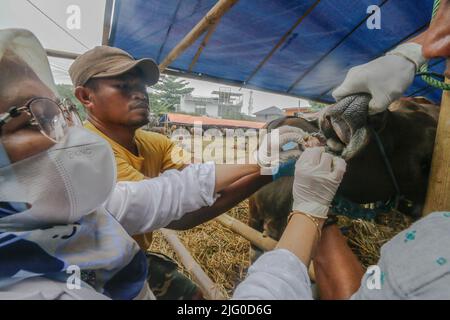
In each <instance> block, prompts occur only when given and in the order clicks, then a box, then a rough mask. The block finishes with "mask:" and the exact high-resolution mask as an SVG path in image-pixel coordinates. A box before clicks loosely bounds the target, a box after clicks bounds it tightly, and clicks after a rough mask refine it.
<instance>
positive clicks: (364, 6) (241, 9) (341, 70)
mask: <svg viewBox="0 0 450 320" xmlns="http://www.w3.org/2000/svg"><path fill="white" fill-rule="evenodd" d="M216 2H217V1H216V0H163V1H162V0H119V1H116V5H115V10H114V16H113V25H112V30H111V35H110V39H109V44H110V45H113V46H117V47H120V48H122V49H124V50H126V51H128V52H130V53H131V54H132V55H134V56H135V57H136V58H141V57H151V58H153V59H154V60H155V61H157V62H158V63H160V62H162V61H163V59H164V58H165V57H166V56H167V54H168V53H169V52H170V51H171V50H172V49H173V48H174V47H175V46H176V45H177V44H178V43H179V42H180V41H181V40H182V39H183V37H184V36H185V35H186V34H187V33H188V32H189V31H190V30H191V29H192V28H193V27H194V26H195V25H196V24H197V23H198V22H199V21H200V20H201V18H202V17H203V16H205V14H206V13H207V12H208V11H209V10H210V9H211V8H212V7H213V6H214V5H215V4H216ZM316 2H318V1H317V0H240V1H239V2H238V3H237V4H236V5H234V6H233V7H232V8H231V9H230V11H228V12H227V13H226V14H225V15H224V16H223V18H222V19H221V21H220V23H219V25H218V27H217V28H216V30H215V32H214V33H213V35H212V37H211V38H210V41H209V42H208V44H207V45H206V47H205V48H204V50H203V52H202V54H201V55H200V58H199V59H198V61H197V63H196V64H195V65H194V66H193V68H192V70H191V71H189V66H190V64H191V62H192V60H193V58H194V56H195V54H196V52H197V50H198V48H199V46H200V44H201V41H202V40H203V38H204V36H202V37H200V39H199V40H198V41H197V42H196V43H194V44H193V45H192V46H191V47H190V48H189V49H187V50H186V51H185V52H184V53H183V54H182V55H181V56H180V57H179V58H178V59H177V60H175V61H174V62H173V63H172V64H171V65H170V69H172V70H176V71H179V72H180V76H182V75H183V74H184V75H190V76H195V77H198V78H199V79H205V80H217V81H220V82H222V83H223V82H225V83H229V84H234V85H240V86H243V87H249V88H256V89H261V90H265V91H271V92H275V93H280V94H288V95H292V96H298V97H304V98H307V99H312V100H317V101H323V102H332V101H333V98H332V96H331V92H332V90H333V88H335V87H336V86H337V85H339V84H340V83H341V82H342V81H343V79H344V77H345V75H346V73H347V71H348V69H349V68H351V67H353V66H356V65H359V64H362V63H366V62H368V61H370V60H373V59H375V58H377V57H379V56H381V55H383V54H384V53H385V52H386V51H389V50H390V49H392V48H393V47H395V46H396V45H398V44H399V43H401V42H403V41H405V40H407V39H408V38H411V37H413V36H414V35H416V34H418V33H420V32H421V31H423V30H425V29H426V28H427V26H428V24H429V22H430V19H431V12H432V7H433V0H338V1H337V0H322V1H319V3H318V4H317V5H316V6H315V7H314V8H313V9H312V10H310V8H312V7H313V6H314V5H315V4H316ZM372 5H378V6H379V8H380V13H381V29H369V28H368V26H367V20H368V19H369V21H371V20H372V18H373V16H372V17H369V16H370V14H368V13H367V11H368V8H369V7H370V6H372ZM301 17H304V18H303V20H302V22H301V23H300V24H299V25H298V26H297V27H296V28H295V29H294V31H293V32H292V33H291V34H290V35H289V37H288V38H287V39H286V41H285V42H284V43H283V45H281V46H280V47H279V48H278V49H277V50H276V51H275V53H274V54H273V55H272V56H271V57H270V59H268V61H267V62H266V63H265V64H264V65H263V66H262V67H261V68H260V69H259V70H258V71H257V72H256V73H255V70H256V69H257V67H258V65H259V64H260V63H261V62H262V61H263V60H264V59H265V57H267V56H268V55H269V53H270V52H271V50H272V49H273V48H274V47H275V45H276V44H277V43H278V42H279V41H280V39H281V38H282V37H283V35H285V34H286V33H287V32H288V30H289V29H290V28H291V27H292V26H293V25H294V24H295V23H296V22H297V21H298V20H299V19H300V18H301ZM430 66H431V67H430V69H431V71H435V72H439V73H443V72H444V69H445V61H444V60H442V59H441V60H435V61H431V63H430ZM252 75H253V76H252ZM406 95H408V96H426V97H428V98H430V99H431V100H433V101H434V102H440V98H441V91H440V90H437V89H434V88H432V87H430V86H428V85H427V84H426V83H424V82H423V81H422V80H421V79H420V77H416V80H415V82H414V84H413V85H412V86H411V87H410V88H409V89H408V91H407V92H406Z"/></svg>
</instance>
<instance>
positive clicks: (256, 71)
mask: <svg viewBox="0 0 450 320" xmlns="http://www.w3.org/2000/svg"><path fill="white" fill-rule="evenodd" d="M319 2H320V0H317V1H316V2H315V3H314V4H313V5H312V6H311V7H309V8H308V10H306V12H305V13H304V14H303V15H302V16H301V17H300V18H299V19H298V20H297V21H296V22H295V23H294V25H293V26H292V27H291V28H290V29H289V30H288V31H287V32H286V33H285V34H284V35H283V36H282V37H281V39H280V40H279V41H278V43H277V44H276V45H275V47H273V48H272V50H270V52H269V54H268V55H267V56H266V57H265V58H264V59H263V60H262V61H261V62H260V63H259V64H258V66H257V67H256V69H255V70H254V71H253V72H252V73H251V74H250V76H249V77H248V78H247V79H246V80H245V82H249V81H250V80H251V79H252V78H253V77H254V76H255V75H256V74H257V73H258V71H259V70H260V69H261V68H262V67H263V66H264V65H265V64H266V62H267V61H269V59H270V58H271V57H272V56H273V55H274V53H275V52H276V51H277V50H278V48H279V47H281V45H282V44H283V43H285V42H286V40H287V38H288V37H289V36H290V35H291V33H292V32H293V31H294V30H295V28H297V27H298V25H299V24H300V23H302V21H303V20H304V19H305V18H306V17H307V16H308V15H309V14H310V13H311V12H312V11H313V10H314V8H315V7H316V6H317V5H318V4H319Z"/></svg>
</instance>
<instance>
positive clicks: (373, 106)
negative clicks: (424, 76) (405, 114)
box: [333, 43, 426, 115]
mask: <svg viewBox="0 0 450 320" xmlns="http://www.w3.org/2000/svg"><path fill="white" fill-rule="evenodd" d="M425 62H426V59H425V58H424V57H423V55H422V46H421V45H419V44H417V43H406V44H402V45H400V46H398V47H397V48H395V49H394V50H392V51H390V52H388V53H387V54H386V55H385V56H383V57H380V58H378V59H375V60H373V61H371V62H369V63H366V64H363V65H359V66H356V67H353V68H351V69H350V70H349V72H348V73H347V76H346V78H345V80H344V82H343V83H342V84H341V85H340V86H339V87H338V88H336V90H334V91H333V97H334V98H335V99H336V101H339V100H341V99H343V98H345V97H348V96H351V95H355V94H358V93H367V94H370V95H371V96H372V100H371V101H370V103H369V114H371V115H372V114H376V113H379V112H382V111H385V110H386V109H387V108H388V107H389V105H390V104H391V103H392V102H394V101H395V100H397V99H398V98H400V97H401V96H402V95H403V93H404V92H405V91H406V89H408V87H409V86H410V85H411V83H412V82H413V81H414V77H415V75H416V72H417V71H418V70H419V69H420V67H421V66H422V65H423V64H424V63H425Z"/></svg>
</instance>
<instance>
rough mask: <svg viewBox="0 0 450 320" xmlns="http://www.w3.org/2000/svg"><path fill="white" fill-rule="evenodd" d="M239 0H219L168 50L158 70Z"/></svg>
mask: <svg viewBox="0 0 450 320" xmlns="http://www.w3.org/2000/svg"><path fill="white" fill-rule="evenodd" d="M238 1H239V0H219V1H218V2H217V3H216V4H215V6H214V7H212V9H211V10H209V12H208V13H207V14H206V16H204V17H203V19H202V20H200V22H199V23H197V25H196V26H195V27H194V28H193V29H192V30H191V31H190V32H189V33H188V34H187V35H186V36H185V37H184V38H183V40H181V41H180V43H178V44H177V46H176V47H175V48H173V49H172V51H170V53H169V54H168V55H167V57H166V58H165V59H164V60H163V62H161V64H160V65H159V70H160V71H161V72H162V71H164V70H165V69H166V68H167V67H168V66H169V65H170V64H171V63H172V62H173V61H174V60H175V59H177V58H178V57H179V56H180V55H181V54H182V53H183V52H184V51H185V50H186V49H187V48H189V46H191V45H192V44H193V43H194V42H195V41H196V40H197V39H198V38H199V37H200V36H201V35H202V34H203V33H204V32H205V31H206V30H207V29H208V28H210V27H211V26H213V25H214V24H216V23H217V21H218V20H219V19H220V18H221V17H222V16H223V15H224V14H225V13H226V12H227V11H228V10H230V8H231V7H232V6H233V5H234V4H235V3H236V2H238Z"/></svg>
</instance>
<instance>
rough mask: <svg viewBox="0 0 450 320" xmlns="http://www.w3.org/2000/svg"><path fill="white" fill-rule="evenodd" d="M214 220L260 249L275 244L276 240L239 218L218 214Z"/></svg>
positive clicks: (268, 247) (266, 249)
mask: <svg viewBox="0 0 450 320" xmlns="http://www.w3.org/2000/svg"><path fill="white" fill-rule="evenodd" d="M216 220H217V221H218V222H219V223H220V224H222V225H224V226H225V227H227V228H229V229H230V230H231V231H233V232H235V233H237V234H239V235H241V236H242V237H244V238H245V239H247V240H248V241H250V242H251V243H252V244H253V245H255V246H256V247H258V248H259V249H261V250H264V251H270V250H273V249H274V248H275V247H276V245H277V242H276V241H275V240H273V239H272V238H270V237H265V236H264V235H263V234H262V233H261V232H259V231H257V230H255V229H253V228H251V227H249V226H248V225H246V224H245V223H243V222H241V221H239V220H236V219H234V218H232V217H230V216H229V215H227V214H222V215H220V216H218V217H217V218H216Z"/></svg>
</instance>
